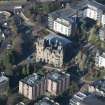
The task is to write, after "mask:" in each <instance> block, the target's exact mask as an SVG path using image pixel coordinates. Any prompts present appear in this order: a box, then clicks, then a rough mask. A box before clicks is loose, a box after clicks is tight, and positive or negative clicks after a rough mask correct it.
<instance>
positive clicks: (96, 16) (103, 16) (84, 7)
mask: <svg viewBox="0 0 105 105" xmlns="http://www.w3.org/2000/svg"><path fill="white" fill-rule="evenodd" d="M76 8H77V9H79V10H80V11H82V15H83V16H82V17H88V18H90V19H93V20H95V21H98V22H99V23H101V24H102V26H105V5H103V4H101V3H98V2H96V1H95V0H82V1H80V3H79V4H78V5H77V6H76Z"/></svg>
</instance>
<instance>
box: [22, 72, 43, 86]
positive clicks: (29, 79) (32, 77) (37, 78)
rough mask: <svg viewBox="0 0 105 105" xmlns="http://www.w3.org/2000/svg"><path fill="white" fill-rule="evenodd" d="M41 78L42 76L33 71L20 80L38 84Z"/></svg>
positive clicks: (32, 84) (29, 83) (31, 84)
mask: <svg viewBox="0 0 105 105" xmlns="http://www.w3.org/2000/svg"><path fill="white" fill-rule="evenodd" d="M43 79H44V77H43V76H41V75H38V74H36V73H33V74H32V75H29V76H27V77H26V78H24V79H22V80H21V82H24V83H26V84H28V85H30V86H34V85H35V84H39V83H40V81H41V80H43Z"/></svg>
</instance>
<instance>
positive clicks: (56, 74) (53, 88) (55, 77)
mask: <svg viewBox="0 0 105 105" xmlns="http://www.w3.org/2000/svg"><path fill="white" fill-rule="evenodd" d="M46 78H47V91H48V92H49V93H50V94H51V95H53V96H58V95H60V94H62V93H63V92H64V91H66V90H67V89H68V88H69V85H70V75H69V74H66V73H64V72H60V71H56V70H53V71H51V72H50V73H48V74H47V77H46Z"/></svg>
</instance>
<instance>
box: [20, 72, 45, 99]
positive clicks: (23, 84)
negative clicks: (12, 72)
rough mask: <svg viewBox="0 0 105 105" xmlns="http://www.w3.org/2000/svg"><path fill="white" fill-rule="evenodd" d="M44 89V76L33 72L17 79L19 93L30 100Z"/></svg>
mask: <svg viewBox="0 0 105 105" xmlns="http://www.w3.org/2000/svg"><path fill="white" fill-rule="evenodd" d="M45 91H46V80H45V77H43V76H40V75H37V74H36V73H33V74H32V75H29V76H28V77H26V78H24V79H22V80H20V81H19V93H20V94H22V95H23V96H24V97H27V98H28V99H30V100H36V99H37V98H39V97H41V96H42V95H44V93H45Z"/></svg>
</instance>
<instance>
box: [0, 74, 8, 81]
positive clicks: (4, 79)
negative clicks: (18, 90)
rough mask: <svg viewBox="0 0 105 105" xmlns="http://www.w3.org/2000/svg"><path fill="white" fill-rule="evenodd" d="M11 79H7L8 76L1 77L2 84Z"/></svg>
mask: <svg viewBox="0 0 105 105" xmlns="http://www.w3.org/2000/svg"><path fill="white" fill-rule="evenodd" d="M8 80H9V79H8V77H6V76H3V75H2V76H0V83H2V82H4V81H8Z"/></svg>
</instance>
